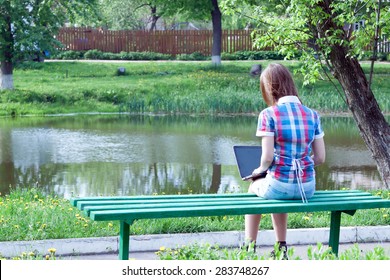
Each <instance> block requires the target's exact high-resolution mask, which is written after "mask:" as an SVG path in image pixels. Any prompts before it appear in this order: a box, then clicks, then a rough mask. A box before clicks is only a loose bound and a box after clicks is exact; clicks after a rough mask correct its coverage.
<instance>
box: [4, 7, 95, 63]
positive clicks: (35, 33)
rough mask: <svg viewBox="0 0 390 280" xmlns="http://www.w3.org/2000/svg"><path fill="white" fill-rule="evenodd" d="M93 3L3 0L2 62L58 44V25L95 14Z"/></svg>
mask: <svg viewBox="0 0 390 280" xmlns="http://www.w3.org/2000/svg"><path fill="white" fill-rule="evenodd" d="M94 4H95V0H75V1H65V0H58V1H30V0H0V11H1V13H0V14H1V15H2V16H0V46H2V47H1V48H0V61H4V59H8V56H9V55H10V57H12V58H13V59H18V60H20V59H23V58H24V57H26V56H30V55H31V54H35V53H36V52H42V51H44V50H52V49H53V47H54V46H58V45H59V42H57V41H56V40H55V39H54V37H53V35H54V34H55V33H56V32H57V30H58V28H59V27H60V26H62V25H63V24H64V22H65V21H66V20H72V19H74V18H75V16H76V15H77V14H78V15H80V14H84V15H85V13H89V14H92V13H93V11H94ZM4 46H8V48H7V47H4ZM9 51H11V54H9V53H7V52H9ZM6 56H7V57H6Z"/></svg>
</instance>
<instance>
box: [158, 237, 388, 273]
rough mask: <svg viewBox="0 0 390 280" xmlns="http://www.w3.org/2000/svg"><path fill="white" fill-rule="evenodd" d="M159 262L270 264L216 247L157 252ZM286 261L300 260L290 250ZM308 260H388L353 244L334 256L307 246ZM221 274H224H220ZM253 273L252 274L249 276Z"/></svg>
mask: <svg viewBox="0 0 390 280" xmlns="http://www.w3.org/2000/svg"><path fill="white" fill-rule="evenodd" d="M157 255H158V257H159V259H160V260H270V259H271V258H270V256H269V254H264V255H259V254H256V253H255V252H253V250H248V251H247V250H242V249H237V248H233V249H231V248H220V247H219V246H218V245H210V244H202V245H200V244H192V245H188V246H182V247H179V248H174V249H171V248H165V247H162V248H160V251H158V252H157ZM287 256H288V259H289V260H301V258H300V257H298V256H296V255H295V252H294V247H291V248H289V249H288V251H287ZM307 256H308V260H390V256H389V255H387V254H386V252H385V250H384V249H383V248H382V247H380V246H377V247H375V248H374V249H373V250H371V251H367V252H365V253H363V252H362V251H361V250H360V249H359V246H358V245H357V244H355V245H354V246H353V247H351V248H350V249H347V250H345V251H344V252H342V253H340V254H339V256H336V255H335V254H334V253H333V252H332V250H331V248H329V247H325V246H323V245H322V244H320V243H319V244H317V246H316V247H314V246H309V247H308V249H307ZM282 259H283V254H282V252H281V251H279V249H278V247H277V246H275V260H282ZM266 271H267V270H264V271H262V270H258V271H256V272H255V273H256V274H258V275H266ZM221 272H222V275H229V274H227V273H229V272H228V271H226V270H225V271H224V272H223V271H221ZM236 272H238V274H244V275H245V271H242V270H241V271H240V270H239V271H236ZM223 273H225V274H223ZM252 273H253V272H252Z"/></svg>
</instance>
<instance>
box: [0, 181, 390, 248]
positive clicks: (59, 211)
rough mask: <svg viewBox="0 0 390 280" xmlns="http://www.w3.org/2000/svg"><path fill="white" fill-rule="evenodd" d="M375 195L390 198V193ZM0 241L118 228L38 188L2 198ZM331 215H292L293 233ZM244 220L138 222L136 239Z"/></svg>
mask: <svg viewBox="0 0 390 280" xmlns="http://www.w3.org/2000/svg"><path fill="white" fill-rule="evenodd" d="M375 194H376V195H379V196H382V197H384V198H390V192H389V191H376V192H375ZM0 206H1V207H0V241H16V240H43V239H58V238H81V237H101V236H115V235H118V234H119V225H118V223H117V222H93V221H91V220H89V218H85V217H84V216H83V214H82V213H81V212H80V211H79V210H77V209H76V208H74V207H71V205H70V203H69V201H68V200H66V199H62V198H58V197H57V196H50V195H49V196H47V195H44V194H43V193H41V192H40V191H38V190H37V189H35V188H30V189H28V190H21V189H18V190H13V191H11V193H10V194H9V195H6V196H1V197H0ZM329 221H330V214H329V213H328V212H316V213H293V214H290V216H289V224H288V227H289V228H318V227H329ZM389 224H390V209H369V210H359V211H357V212H356V214H355V215H354V216H348V215H343V218H342V226H374V225H389ZM261 228H262V229H271V228H272V224H271V217H270V215H265V217H264V218H263V220H262V221H261ZM243 229H244V217H243V216H225V217H197V218H180V219H155V220H140V221H136V222H135V223H134V224H133V226H132V227H131V234H132V235H141V234H159V233H179V232H180V233H186V232H210V231H229V230H243Z"/></svg>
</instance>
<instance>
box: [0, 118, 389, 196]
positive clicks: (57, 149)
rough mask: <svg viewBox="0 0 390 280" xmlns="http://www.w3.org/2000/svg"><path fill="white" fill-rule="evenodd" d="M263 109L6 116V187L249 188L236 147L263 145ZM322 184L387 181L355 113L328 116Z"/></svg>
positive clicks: (80, 191)
mask: <svg viewBox="0 0 390 280" xmlns="http://www.w3.org/2000/svg"><path fill="white" fill-rule="evenodd" d="M256 118H257V117H256V116H240V117H237V116H235V117H228V116H225V117H211V116H204V117H192V116H145V115H144V116H139V115H138V116H131V115H130V116H129V115H81V116H80V115H79V116H62V117H46V118H21V119H0V191H1V192H2V194H4V193H7V192H8V191H9V187H10V186H12V187H15V186H38V187H40V188H43V189H44V190H45V191H46V192H55V193H56V194H58V195H59V196H64V197H67V198H68V197H70V196H71V195H72V194H76V195H82V196H84V195H136V194H153V193H159V194H161V193H167V194H168V193H169V194H171V193H190V192H194V193H200V192H201V193H216V192H235V191H245V190H246V188H247V187H248V183H246V182H242V181H241V180H240V178H239V176H238V172H237V168H236V166H235V160H234V156H233V152H232V146H233V145H235V144H242V145H244V144H245V145H257V144H259V139H257V137H255V136H254V129H255V126H256ZM322 122H323V127H324V130H325V133H326V138H325V141H326V145H327V162H326V164H325V165H323V166H321V167H319V168H318V169H317V180H318V185H319V186H320V188H322V189H339V188H342V187H348V188H364V189H370V188H375V189H377V188H381V186H382V183H381V181H380V177H379V175H378V172H377V171H376V166H375V163H374V162H373V160H372V159H371V156H370V153H369V152H368V150H367V149H366V147H365V145H364V143H363V141H362V140H361V138H360V136H359V133H358V131H357V129H356V126H355V124H354V121H353V119H352V118H347V117H339V118H331V117H323V118H322Z"/></svg>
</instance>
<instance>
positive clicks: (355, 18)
mask: <svg viewBox="0 0 390 280" xmlns="http://www.w3.org/2000/svg"><path fill="white" fill-rule="evenodd" d="M280 3H281V4H280V5H277V6H276V8H277V9H279V10H283V11H284V13H283V14H282V16H281V15H280V14H276V13H275V12H273V11H272V10H270V9H267V8H264V7H258V8H257V12H258V19H259V21H258V22H259V23H261V24H260V25H259V26H258V29H261V30H263V31H264V30H266V33H260V32H258V33H257V34H255V37H256V38H255V44H256V45H258V46H263V47H264V46H272V47H275V48H276V49H278V50H279V51H280V52H282V53H283V54H285V55H286V57H288V58H291V57H294V55H295V54H296V53H297V51H298V50H299V51H301V52H302V56H301V58H300V60H301V61H302V62H303V67H302V69H301V72H302V73H303V74H304V75H305V78H306V81H307V83H310V82H314V81H315V80H316V79H318V78H320V77H321V76H322V75H325V76H328V77H329V78H331V76H333V78H334V79H336V80H337V81H338V83H339V85H341V88H342V91H343V92H340V93H341V96H342V97H343V99H344V100H345V102H346V104H347V106H348V108H349V110H350V111H351V112H352V115H353V117H354V119H355V122H356V124H357V126H358V128H359V131H360V134H361V136H362V138H363V139H364V141H365V143H366V145H367V147H368V149H369V150H370V151H371V153H372V156H373V158H374V160H375V161H376V164H377V167H378V171H379V174H380V175H381V178H382V180H383V182H384V185H385V186H386V187H387V188H390V145H389V143H390V126H389V124H388V123H387V122H386V119H385V117H384V115H383V113H382V112H381V109H380V106H379V104H378V103H377V101H376V99H375V96H374V93H373V91H372V89H371V87H370V83H369V81H368V79H367V77H366V75H365V73H364V72H363V69H362V67H361V65H360V63H359V60H358V59H359V56H360V55H362V54H363V53H364V52H365V49H366V47H367V46H370V45H372V42H375V41H377V38H376V37H377V36H378V32H377V31H378V30H381V32H382V34H389V19H390V9H389V7H388V4H386V5H385V4H384V3H381V1H361V0H322V1H321V0H320V1H319V0H291V1H281V2H280ZM381 4H382V5H381ZM379 12H380V13H379ZM379 15H380V17H379ZM358 23H360V27H361V28H358V29H356V28H354V26H356V24H358ZM308 42H310V44H308ZM374 53H375V52H374ZM375 59H376V58H375V56H374V57H373V60H375ZM332 80H333V79H332Z"/></svg>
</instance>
